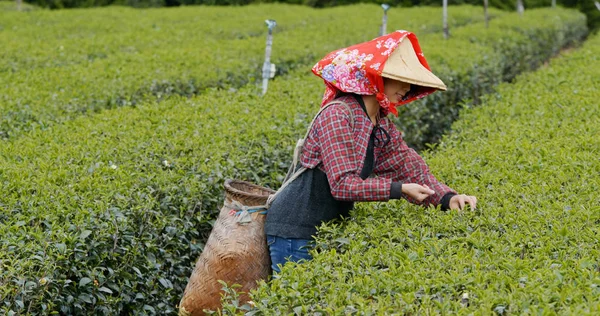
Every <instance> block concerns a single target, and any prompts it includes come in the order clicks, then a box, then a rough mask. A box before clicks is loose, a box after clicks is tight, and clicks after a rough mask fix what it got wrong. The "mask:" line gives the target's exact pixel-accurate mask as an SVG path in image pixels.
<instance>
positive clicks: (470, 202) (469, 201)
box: [467, 196, 477, 209]
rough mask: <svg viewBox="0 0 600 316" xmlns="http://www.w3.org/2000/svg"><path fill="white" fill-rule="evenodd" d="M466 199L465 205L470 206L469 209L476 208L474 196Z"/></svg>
mask: <svg viewBox="0 0 600 316" xmlns="http://www.w3.org/2000/svg"><path fill="white" fill-rule="evenodd" d="M468 198H469V199H468V200H467V203H469V205H471V209H475V208H477V198H476V197H474V196H469V197H468Z"/></svg>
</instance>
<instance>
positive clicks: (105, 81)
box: [0, 5, 483, 138]
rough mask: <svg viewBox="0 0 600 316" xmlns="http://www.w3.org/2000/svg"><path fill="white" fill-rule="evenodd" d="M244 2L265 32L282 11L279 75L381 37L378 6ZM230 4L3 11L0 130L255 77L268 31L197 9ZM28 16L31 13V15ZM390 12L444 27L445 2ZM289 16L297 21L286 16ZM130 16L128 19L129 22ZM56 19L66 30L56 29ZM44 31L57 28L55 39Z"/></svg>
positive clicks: (1, 133)
mask: <svg viewBox="0 0 600 316" xmlns="http://www.w3.org/2000/svg"><path fill="white" fill-rule="evenodd" d="M217 9H219V10H220V11H219V10H217ZM243 9H248V10H250V11H251V12H252V11H261V9H264V10H265V13H257V14H256V15H255V16H256V17H260V19H258V20H260V21H254V20H252V21H253V22H252V26H249V29H252V28H253V27H255V26H256V27H261V28H262V29H263V32H265V31H266V26H265V25H264V19H265V18H268V17H275V18H278V17H281V19H279V26H277V28H276V29H281V32H280V33H277V34H275V38H274V45H275V46H274V48H273V51H272V61H273V62H274V63H276V64H277V65H278V68H279V73H285V72H287V71H289V70H290V69H294V68H296V67H298V66H306V65H310V64H312V63H314V62H316V60H317V58H320V57H321V56H323V55H325V54H326V53H327V52H329V51H332V50H334V49H338V48H340V47H343V46H346V45H349V44H350V43H356V42H360V41H364V40H368V39H371V38H373V37H375V36H376V35H377V33H378V25H379V23H380V16H381V9H380V8H378V7H377V6H375V5H355V6H350V7H343V8H342V7H340V8H333V9H327V10H315V9H310V8H305V7H295V6H293V7H290V6H282V5H268V6H267V5H260V6H249V7H245V8H243ZM227 10H233V9H232V8H206V7H196V8H185V10H184V9H183V8H181V9H162V10H126V11H124V13H119V12H117V9H114V8H113V9H102V10H101V11H99V12H100V13H99V14H98V15H97V16H96V11H95V10H70V11H59V12H46V11H36V12H29V13H18V12H9V13H5V14H4V15H3V16H1V17H0V18H1V19H0V21H3V20H4V19H3V18H4V16H10V17H11V18H10V19H8V20H12V21H13V22H10V23H9V24H7V25H10V24H11V23H12V25H13V26H12V27H11V28H8V27H6V28H5V29H4V31H1V32H0V40H2V41H3V42H6V43H7V45H6V47H7V48H6V50H5V51H6V53H4V52H3V55H2V56H3V57H0V86H1V87H3V89H4V91H5V92H4V93H3V94H2V96H0V113H2V114H0V137H2V138H11V137H15V136H18V135H19V134H21V133H22V132H23V131H27V130H31V129H37V128H41V129H45V128H47V127H48V126H49V125H52V124H54V123H56V122H63V121H66V120H69V119H72V118H74V117H77V116H79V115H81V114H82V113H88V112H94V111H98V110H101V109H106V108H114V107H119V106H124V105H136V104H138V103H139V102H140V101H141V100H144V99H145V98H146V97H150V98H159V99H162V98H164V97H165V96H167V95H172V94H179V95H185V96H190V95H194V94H199V93H202V92H203V91H205V89H207V88H209V87H221V88H237V87H240V86H242V85H244V84H246V83H249V82H254V81H255V80H256V79H257V78H259V77H260V69H261V67H262V64H263V61H264V50H265V48H264V47H265V36H255V37H247V38H240V39H235V38H230V36H221V35H219V34H221V32H225V34H224V35H227V33H229V32H233V33H236V32H245V31H244V29H243V28H242V25H244V24H242V23H241V22H240V24H236V23H233V24H234V26H233V27H231V28H229V27H227V28H225V30H226V31H220V29H221V27H220V26H219V25H221V24H220V23H217V22H216V20H215V18H214V17H213V18H212V20H213V21H214V23H205V20H203V19H199V18H197V17H196V16H195V15H194V13H198V14H199V16H200V17H203V16H213V15H210V13H212V12H221V13H222V14H223V15H226V14H230V13H228V11H227ZM450 10H451V17H452V21H451V24H452V25H454V26H456V25H464V24H468V23H472V22H477V21H481V20H482V19H483V15H482V14H481V12H480V9H479V8H476V7H471V6H465V7H457V8H451V9H450ZM204 11H207V12H208V13H202V12H204ZM233 12H234V13H231V14H230V17H229V18H228V21H229V20H234V19H235V18H236V17H244V16H246V14H245V13H244V12H245V11H243V10H241V9H240V10H233ZM267 12H269V13H271V12H272V13H273V15H271V14H268V13H267ZM23 14H26V15H25V16H27V17H28V19H25V20H23V19H22V16H23ZM389 14H390V17H389V19H390V20H389V21H390V22H389V29H390V30H391V29H396V28H406V29H411V30H414V31H415V32H418V33H419V34H426V33H431V32H440V31H441V29H442V28H441V19H440V16H441V9H440V8H414V9H406V10H391V11H390V13H389ZM290 15H292V16H293V18H291V20H292V21H293V22H292V23H291V25H293V27H291V26H289V25H290V23H289V22H287V19H288V17H289V16H290ZM214 16H216V15H214ZM17 20H18V22H15V21H17ZM107 20H108V21H110V22H107ZM123 20H126V21H127V22H126V23H121V21H123ZM64 21H69V23H66V22H64ZM209 21H210V19H209ZM240 21H245V19H244V18H240ZM1 23H3V22H0V24H1ZM54 24H56V25H57V27H58V29H59V30H60V31H59V32H54V31H53V27H52V26H53V25H54ZM122 24H123V26H121V25H122ZM86 25H87V26H86ZM199 25H207V26H208V27H209V29H210V28H212V29H214V30H215V31H214V34H215V37H212V38H211V37H204V36H203V33H202V32H197V26H199ZM121 28H123V30H122V31H120V29H121ZM205 28H206V27H205ZM75 30H76V31H75ZM340 30H343V32H341V31H340ZM121 32H122V33H121ZM45 34H51V35H49V36H48V38H49V40H48V41H47V44H45V43H46V36H45ZM106 34H107V35H106ZM262 35H264V34H262ZM221 37H223V38H221ZM42 39H44V40H43V41H42ZM257 93H258V89H257Z"/></svg>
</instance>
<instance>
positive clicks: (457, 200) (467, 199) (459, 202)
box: [450, 194, 477, 210]
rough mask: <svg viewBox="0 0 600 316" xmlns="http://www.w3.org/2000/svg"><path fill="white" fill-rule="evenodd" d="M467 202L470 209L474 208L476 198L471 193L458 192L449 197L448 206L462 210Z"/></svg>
mask: <svg viewBox="0 0 600 316" xmlns="http://www.w3.org/2000/svg"><path fill="white" fill-rule="evenodd" d="M467 204H469V206H471V209H473V210H474V209H475V208H476V207H477V198H476V197H474V196H472V195H466V194H460V195H455V196H453V197H452V199H450V208H451V209H452V208H457V209H459V210H463V209H464V208H465V206H466V205H467Z"/></svg>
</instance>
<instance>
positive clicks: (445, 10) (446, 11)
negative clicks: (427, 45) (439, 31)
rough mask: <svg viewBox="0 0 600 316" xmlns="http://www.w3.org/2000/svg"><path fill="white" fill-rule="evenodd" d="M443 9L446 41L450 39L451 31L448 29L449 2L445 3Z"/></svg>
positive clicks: (445, 1) (446, 0)
mask: <svg viewBox="0 0 600 316" xmlns="http://www.w3.org/2000/svg"><path fill="white" fill-rule="evenodd" d="M443 7H444V8H443V15H444V19H443V24H444V39H448V38H449V37H450V30H449V29H448V0H444V1H443Z"/></svg>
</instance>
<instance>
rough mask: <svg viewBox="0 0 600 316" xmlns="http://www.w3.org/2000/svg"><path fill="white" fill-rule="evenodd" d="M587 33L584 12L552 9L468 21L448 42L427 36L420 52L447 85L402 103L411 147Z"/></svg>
mask: <svg viewBox="0 0 600 316" xmlns="http://www.w3.org/2000/svg"><path fill="white" fill-rule="evenodd" d="M586 35H587V27H586V24H585V16H584V15H583V14H581V13H579V12H577V11H574V10H555V9H537V10H528V11H526V12H525V14H524V15H523V16H522V17H521V16H518V15H517V14H514V15H507V16H503V17H500V18H497V19H494V20H492V21H491V22H490V29H487V30H486V29H483V30H482V25H481V24H472V25H467V26H465V27H462V28H458V29H457V30H456V31H455V32H453V38H452V40H451V41H442V40H441V35H440V34H433V35H429V36H428V37H426V38H427V42H425V43H424V44H423V50H424V52H425V53H426V56H427V57H428V59H431V62H430V64H432V67H434V68H433V69H434V71H435V73H436V74H439V76H440V78H441V79H442V80H443V81H444V82H445V83H446V84H447V86H448V87H449V89H448V91H447V92H445V93H438V94H433V95H432V96H430V97H428V98H425V99H422V100H420V101H418V102H414V103H411V104H410V105H408V106H406V107H404V108H403V109H402V110H401V111H400V114H399V118H398V119H397V120H396V123H397V125H399V126H400V127H401V128H402V129H404V130H405V131H407V133H406V136H405V140H406V141H407V142H408V143H409V144H411V145H412V146H413V147H416V148H425V147H426V146H427V144H434V143H436V142H438V141H439V139H440V137H441V135H442V134H443V133H444V131H446V130H448V129H449V127H450V126H451V124H452V122H454V121H455V120H456V118H457V117H458V113H459V111H460V109H461V108H462V107H465V106H466V107H470V106H473V105H477V104H478V103H480V98H481V96H483V95H485V94H487V93H490V92H492V91H493V90H494V87H495V86H496V85H497V84H498V83H500V82H504V81H510V80H512V79H513V78H514V77H515V76H516V75H517V74H519V73H521V72H524V71H528V70H533V69H536V68H537V67H538V66H540V65H541V64H543V63H544V61H546V60H547V59H548V58H549V57H551V56H553V55H555V54H557V53H558V52H559V51H560V50H561V49H562V48H565V47H569V46H572V45H578V43H580V41H581V40H582V39H583V38H584V37H585V36H586ZM436 39H437V40H436ZM467 47H468V49H466V48H467ZM450 52H452V53H450Z"/></svg>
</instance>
